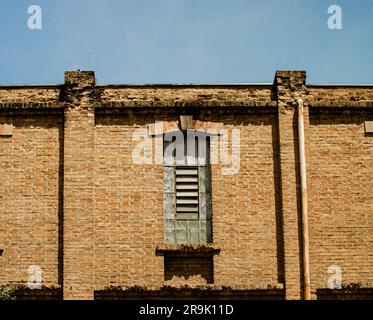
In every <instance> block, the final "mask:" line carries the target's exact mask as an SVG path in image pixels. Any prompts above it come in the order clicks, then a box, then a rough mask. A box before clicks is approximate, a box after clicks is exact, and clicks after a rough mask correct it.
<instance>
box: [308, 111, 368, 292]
mask: <svg viewBox="0 0 373 320" xmlns="http://www.w3.org/2000/svg"><path fill="white" fill-rule="evenodd" d="M367 120H373V113H372V112H370V113H369V112H362V111H360V112H358V111H353V110H352V111H351V110H350V111H348V110H347V111H346V110H345V113H344V114H340V113H336V112H333V110H330V109H313V110H311V112H310V125H309V136H308V141H309V143H308V145H307V147H308V158H307V161H308V162H307V170H308V172H307V175H308V179H309V183H308V190H309V229H310V262H311V267H310V269H311V284H312V291H313V292H315V291H316V289H319V288H326V287H327V281H328V278H329V277H330V276H331V275H330V274H328V273H327V270H328V267H329V266H332V265H337V266H339V267H341V271H342V278H343V284H344V285H348V284H357V283H360V284H361V286H362V287H369V286H370V287H372V284H373V272H372V271H373V252H372V248H373V238H372V234H373V215H372V204H373V192H372V186H373V184H372V183H373V157H372V152H373V139H372V137H371V136H367V135H365V133H364V121H367Z"/></svg>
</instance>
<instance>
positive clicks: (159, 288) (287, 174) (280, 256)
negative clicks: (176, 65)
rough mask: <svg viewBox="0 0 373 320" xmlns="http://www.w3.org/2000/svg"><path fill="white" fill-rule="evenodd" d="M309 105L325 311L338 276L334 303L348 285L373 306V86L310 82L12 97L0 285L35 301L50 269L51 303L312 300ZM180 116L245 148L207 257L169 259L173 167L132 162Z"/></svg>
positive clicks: (221, 181)
mask: <svg viewBox="0 0 373 320" xmlns="http://www.w3.org/2000/svg"><path fill="white" fill-rule="evenodd" d="M298 99H302V100H303V101H304V105H305V124H304V125H305V144H306V145H305V148H306V164H307V167H306V169H307V180H308V215H309V244H310V249H309V255H310V279H311V294H312V298H313V299H317V298H320V297H321V298H323V297H324V298H325V297H326V296H325V295H327V294H328V293H327V292H328V291H327V283H328V278H329V277H330V274H328V268H329V267H330V266H331V265H337V266H339V267H340V268H341V271H342V281H343V282H342V284H343V289H341V291H338V290H337V291H336V292H337V293H335V292H334V291H333V292H334V296H335V297H338V298H343V296H344V294H347V293H346V292H347V291H348V290H347V289H346V286H353V287H354V290H355V291H354V297H358V296H363V297H369V294H368V293H369V292H371V290H372V287H373V252H372V248H373V206H372V203H373V192H372V188H373V184H372V183H373V156H372V155H373V137H372V135H371V134H369V133H366V132H365V129H364V123H365V122H366V121H373V86H327V85H320V86H317V85H308V84H306V73H305V72H303V71H278V72H277V73H276V76H275V80H274V83H273V84H271V85H96V84H95V76H94V73H93V72H88V71H69V72H66V73H65V84H64V85H58V86H0V182H1V185H2V186H3V192H2V193H1V195H0V285H7V286H10V287H13V288H15V289H17V290H21V291H22V290H23V291H22V292H26V293H27V294H26V293H24V294H23V296H24V295H25V294H26V296H29V295H30V292H29V291H27V290H28V289H25V287H26V286H27V283H28V281H29V279H30V272H31V273H32V270H31V271H30V266H38V267H40V269H41V270H42V289H40V290H39V291H38V290H37V289H35V290H32V291H31V293H33V294H37V292H39V294H40V295H43V294H44V297H60V296H63V298H64V299H93V298H95V297H96V298H98V297H99V298H102V297H105V292H106V293H107V295H106V296H107V297H111V298H125V297H127V298H128V297H129V298H131V297H132V298H133V297H142V298H144V297H146V296H148V297H153V298H154V297H158V298H167V297H175V295H176V297H177V296H178V294H179V295H180V297H184V298H185V297H204V298H206V297H208V295H209V294H210V296H211V297H215V298H216V299H220V298H222V299H223V298H227V297H228V298H242V299H246V298H255V297H256V298H258V299H262V298H263V299H265V298H267V299H268V298H286V299H301V298H302V297H303V292H304V288H303V268H304V266H303V262H302V254H303V252H302V232H303V230H302V223H301V222H302V221H301V220H302V219H301V200H300V197H301V193H300V188H299V183H300V180H299V179H300V178H299V153H298V136H297V135H298V129H297V100H298ZM180 115H193V119H195V120H196V122H195V123H196V126H199V127H214V126H215V125H219V126H220V127H222V128H224V129H227V130H228V132H229V133H231V132H232V130H233V129H239V134H240V158H239V160H240V166H239V171H238V172H237V173H236V174H233V175H223V174H222V169H223V167H224V165H223V164H221V163H216V164H211V202H212V239H213V240H212V243H211V244H207V245H206V246H203V245H197V244H193V245H190V246H188V245H187V246H186V247H184V246H182V245H177V244H175V245H172V244H171V245H169V244H165V241H164V202H163V165H162V164H157V163H154V164H146V165H139V164H136V163H134V162H133V159H132V152H133V150H134V148H135V146H136V144H137V143H138V142H136V141H134V139H133V134H134V132H135V131H136V130H138V129H146V128H147V127H148V125H151V124H153V123H154V122H155V121H156V120H157V121H164V123H165V124H166V126H167V123H168V125H169V126H171V127H172V126H173V125H174V124H175V123H176V124H177V123H178V120H179V116H180ZM197 123H198V125H197ZM150 139H154V136H150ZM231 140H232V139H231V137H230V138H229V141H230V144H229V151H232V150H231V149H232V143H231ZM153 152H154V150H153ZM136 288H137V289H136ZM165 288H166V289H165ZM167 288H168V289H167ZM181 288H183V289H182V290H181ZM357 288H358V289H359V288H360V289H361V290H363V291H364V290H365V291H364V293H363V294H360V295H359V293H358V291H356V290H358V289H357ZM186 289H187V290H189V291H188V292H187V293H185V292H184V291H185V290H186ZM25 290H26V291H25ZM53 290H55V291H53ZM136 290H139V291H136ZM169 290H170V291H169ZM183 290H184V291H183ZM346 290H347V291H346ZM43 292H44V293H43ZM45 292H47V293H45ZM55 292H57V293H55ZM139 292H140V293H139ZM318 292H319V293H320V292H321V293H322V294H321V293H320V294H318ZM367 292H368V293H367ZM147 294H148V295H147ZM328 297H329V296H328Z"/></svg>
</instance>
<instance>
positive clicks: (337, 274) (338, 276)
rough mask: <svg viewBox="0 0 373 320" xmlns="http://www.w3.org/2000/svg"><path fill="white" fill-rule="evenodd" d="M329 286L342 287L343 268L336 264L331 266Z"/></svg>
mask: <svg viewBox="0 0 373 320" xmlns="http://www.w3.org/2000/svg"><path fill="white" fill-rule="evenodd" d="M328 274H330V276H329V278H328V283H327V287H328V289H342V268H341V267H340V266H337V265H335V264H333V265H331V266H329V268H328Z"/></svg>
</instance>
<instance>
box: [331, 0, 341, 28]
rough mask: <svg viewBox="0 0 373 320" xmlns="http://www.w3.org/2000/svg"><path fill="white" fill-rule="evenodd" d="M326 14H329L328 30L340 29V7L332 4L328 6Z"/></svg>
mask: <svg viewBox="0 0 373 320" xmlns="http://www.w3.org/2000/svg"><path fill="white" fill-rule="evenodd" d="M328 14H330V15H331V16H330V17H329V19H328V28H329V30H341V29H342V8H341V7H340V6H338V5H336V4H333V5H332V6H330V7H329V8H328Z"/></svg>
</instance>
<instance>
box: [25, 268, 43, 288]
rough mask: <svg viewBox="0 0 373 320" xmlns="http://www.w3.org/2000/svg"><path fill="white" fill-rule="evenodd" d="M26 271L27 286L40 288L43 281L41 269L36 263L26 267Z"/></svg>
mask: <svg viewBox="0 0 373 320" xmlns="http://www.w3.org/2000/svg"><path fill="white" fill-rule="evenodd" d="M27 273H28V275H29V278H28V282H27V287H28V288H29V289H31V290H33V289H41V288H42V282H43V270H42V269H41V268H40V266H38V265H31V266H29V267H28V270H27Z"/></svg>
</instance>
